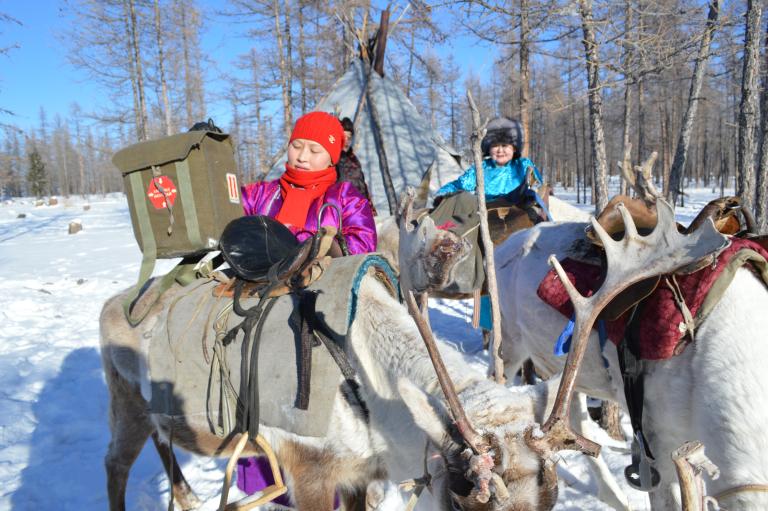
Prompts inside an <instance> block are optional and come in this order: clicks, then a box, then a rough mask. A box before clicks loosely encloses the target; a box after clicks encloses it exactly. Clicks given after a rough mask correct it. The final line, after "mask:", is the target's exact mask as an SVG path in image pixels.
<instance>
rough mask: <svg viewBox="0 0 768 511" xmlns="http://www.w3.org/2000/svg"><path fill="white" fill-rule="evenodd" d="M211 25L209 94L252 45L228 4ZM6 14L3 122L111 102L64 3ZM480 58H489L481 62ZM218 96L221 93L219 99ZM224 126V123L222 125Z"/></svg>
mask: <svg viewBox="0 0 768 511" xmlns="http://www.w3.org/2000/svg"><path fill="white" fill-rule="evenodd" d="M198 4H199V7H200V9H201V10H202V11H203V19H205V20H206V22H205V27H206V31H205V33H204V34H203V38H202V45H203V51H204V52H206V53H207V54H208V55H209V56H210V58H211V60H212V61H214V63H215V68H216V69H213V70H210V75H211V76H209V77H206V79H207V80H210V82H211V83H210V86H209V91H211V92H214V93H215V91H216V90H217V89H218V88H219V87H222V86H223V83H222V81H221V79H220V76H221V75H222V74H223V73H225V72H228V71H230V69H231V62H232V61H233V60H234V59H235V58H236V56H237V55H239V54H242V53H245V52H246V51H247V50H248V49H249V47H250V41H247V40H246V39H245V38H244V37H242V36H240V35H238V34H239V32H241V27H240V26H236V25H235V26H232V25H227V24H226V22H225V21H223V20H222V19H221V18H220V17H218V16H215V15H214V14H213V11H214V9H216V8H219V9H220V8H221V6H222V5H223V3H222V2H215V1H206V0H201V1H199V2H198ZM0 12H3V13H5V14H8V15H10V16H13V17H14V18H16V19H17V20H19V21H20V22H21V23H22V25H21V26H17V25H15V24H3V25H2V26H0V47H5V46H8V45H11V44H17V45H18V46H19V48H17V49H14V50H11V51H10V52H9V54H8V55H7V56H4V57H0V108H5V109H8V110H11V111H13V112H14V113H15V114H16V116H15V117H9V116H3V117H2V118H0V122H7V123H11V124H16V125H18V126H19V127H21V128H22V129H27V128H30V127H32V126H37V124H38V119H39V111H40V107H41V106H43V107H44V108H45V111H46V114H47V116H48V119H49V120H52V119H53V118H54V116H55V115H56V114H59V115H61V116H62V117H66V116H67V115H68V114H69V110H70V107H71V105H72V103H73V102H77V103H79V104H80V106H81V107H82V108H83V109H84V110H86V111H88V110H95V109H96V107H98V106H100V105H103V104H104V103H105V102H106V101H107V99H106V95H105V94H104V92H103V90H101V89H100V88H99V87H98V86H95V85H93V84H91V83H89V81H88V79H87V78H86V77H85V75H84V73H83V72H81V71H78V70H77V69H75V68H74V67H73V66H71V65H70V64H69V62H68V61H67V49H66V45H65V44H63V43H62V42H61V41H60V40H59V38H60V34H61V32H62V31H63V30H64V29H65V28H66V27H67V26H68V24H69V19H68V18H69V12H68V11H67V9H66V4H65V3H64V2H63V1H60V0H0ZM439 51H440V52H441V53H447V52H451V53H453V54H454V56H455V57H456V59H457V62H458V63H459V65H460V66H462V68H463V70H464V71H465V72H468V71H470V70H471V69H473V70H474V71H475V72H479V73H481V74H484V72H485V71H488V70H489V69H491V68H492V66H493V58H494V56H495V54H496V52H495V51H488V49H479V48H478V47H477V46H473V45H470V44H469V43H468V42H467V41H466V39H463V40H462V39H459V40H454V41H453V44H452V46H451V47H447V48H444V49H441V50H439ZM479 55H483V57H482V58H480V59H478V56H479ZM214 96H215V94H214ZM209 115H210V116H211V117H213V118H214V119H227V118H228V117H229V115H230V114H229V108H228V107H227V106H226V105H225V104H223V103H221V104H216V103H215V102H212V103H210V104H209ZM217 122H219V121H217Z"/></svg>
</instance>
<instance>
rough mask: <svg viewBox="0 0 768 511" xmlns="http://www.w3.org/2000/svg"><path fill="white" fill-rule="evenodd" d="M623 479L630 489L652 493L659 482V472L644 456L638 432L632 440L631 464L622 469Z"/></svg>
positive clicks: (643, 446)
mask: <svg viewBox="0 0 768 511" xmlns="http://www.w3.org/2000/svg"><path fill="white" fill-rule="evenodd" d="M624 477H625V478H626V479H627V482H628V483H629V485H630V486H631V487H632V488H634V489H636V490H638V491H644V492H652V491H654V490H655V489H656V488H658V487H659V483H660V482H661V476H660V475H659V471H658V470H656V469H655V468H654V467H653V459H652V458H649V457H648V455H647V454H646V451H645V442H644V441H643V434H642V433H641V432H640V431H636V432H635V437H634V439H633V440H632V464H631V465H629V466H628V467H626V468H625V469H624Z"/></svg>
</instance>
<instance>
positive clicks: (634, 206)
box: [576, 195, 768, 321]
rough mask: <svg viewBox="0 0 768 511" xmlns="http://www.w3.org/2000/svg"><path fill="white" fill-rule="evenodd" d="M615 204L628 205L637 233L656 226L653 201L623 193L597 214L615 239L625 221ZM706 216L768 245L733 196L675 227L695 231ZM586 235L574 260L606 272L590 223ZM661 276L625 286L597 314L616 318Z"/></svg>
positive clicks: (721, 228) (724, 230)
mask: <svg viewBox="0 0 768 511" xmlns="http://www.w3.org/2000/svg"><path fill="white" fill-rule="evenodd" d="M618 203H623V204H624V206H625V207H626V208H627V211H628V212H629V214H630V215H631V216H632V219H633V220H634V222H635V225H636V227H637V230H638V232H639V233H640V234H643V233H647V232H650V231H652V230H653V229H654V228H655V227H656V223H657V216H656V206H655V204H652V203H649V202H647V201H645V200H642V199H636V198H631V197H628V196H626V195H617V196H615V197H613V198H612V199H611V200H610V201H609V202H608V204H607V205H606V206H605V208H603V210H602V211H601V212H600V214H599V215H598V216H597V222H598V223H599V224H600V226H601V227H603V229H605V230H606V232H607V233H608V234H610V235H611V237H613V238H614V239H620V238H621V237H622V236H623V233H624V223H623V221H622V219H621V214H620V213H619V211H618V210H617V209H616V204H618ZM739 214H741V216H742V219H739ZM708 218H709V219H712V222H713V223H714V224H715V227H716V228H717V230H718V231H719V232H721V233H723V234H727V235H732V236H746V237H750V238H751V239H753V240H754V241H756V242H758V243H760V244H762V245H763V246H765V244H768V237H766V236H761V237H753V236H754V234H753V231H754V220H753V219H752V215H751V213H750V212H749V211H748V210H747V209H746V208H744V207H743V206H742V204H741V200H740V199H739V198H738V197H734V196H728V197H720V198H717V199H714V200H712V201H710V202H709V203H708V204H707V205H706V206H704V207H703V208H702V209H701V211H699V213H698V215H696V218H694V220H693V221H692V222H691V223H690V225H689V226H688V227H683V226H682V225H678V230H679V231H680V232H681V233H684V234H688V233H690V232H693V231H695V230H696V229H697V228H698V227H699V225H701V224H702V223H703V222H705V221H706V220H707V219H708ZM742 224H743V225H742ZM586 236H587V239H588V240H589V242H590V243H591V246H586V247H583V246H582V247H581V249H580V252H581V254H580V255H581V256H582V257H576V259H579V260H582V261H583V262H591V263H593V264H598V265H600V266H602V267H603V271H605V268H604V267H605V264H604V263H605V261H604V258H603V256H602V249H601V248H600V247H601V246H602V243H601V242H600V240H599V238H598V237H597V235H596V234H595V232H594V230H593V229H592V226H589V227H588V228H587V231H586ZM710 262H711V259H710V258H705V259H704V260H702V261H698V262H697V263H694V264H692V265H689V266H687V267H685V268H681V269H680V270H679V273H693V272H694V271H697V270H699V269H701V268H702V267H703V266H705V265H707V264H709V263H710ZM661 277H662V276H661V275H658V276H655V277H651V278H648V279H646V280H643V281H640V282H638V283H636V284H633V285H632V286H630V287H629V288H627V289H625V290H624V291H623V292H621V293H620V294H619V295H618V296H617V297H616V298H614V299H613V301H612V302H611V303H610V304H609V305H608V306H607V307H606V308H605V309H604V310H603V312H602V313H601V314H600V318H601V319H606V320H609V321H610V320H615V319H617V318H618V317H619V316H621V315H622V314H623V313H624V312H626V311H627V310H629V309H630V308H631V307H632V306H634V305H635V304H637V303H639V302H641V301H642V300H644V299H645V298H647V297H648V296H650V295H651V293H653V291H654V290H655V289H656V286H657V285H658V284H659V282H660V280H661Z"/></svg>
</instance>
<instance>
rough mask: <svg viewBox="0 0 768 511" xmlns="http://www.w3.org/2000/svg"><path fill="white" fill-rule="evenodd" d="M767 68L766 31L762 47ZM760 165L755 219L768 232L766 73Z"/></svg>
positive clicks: (761, 230)
mask: <svg viewBox="0 0 768 511" xmlns="http://www.w3.org/2000/svg"><path fill="white" fill-rule="evenodd" d="M763 52H764V56H763V58H764V59H765V62H766V69H768V33H767V34H766V38H765V46H764V47H763ZM760 113H761V115H762V118H761V119H760V165H759V166H758V168H757V175H756V176H755V188H756V192H757V193H756V194H755V197H756V198H755V221H756V222H757V229H758V232H760V233H761V234H765V233H766V232H768V75H763V90H762V93H761V94H760Z"/></svg>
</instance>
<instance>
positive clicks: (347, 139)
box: [343, 130, 352, 151]
mask: <svg viewBox="0 0 768 511" xmlns="http://www.w3.org/2000/svg"><path fill="white" fill-rule="evenodd" d="M351 145H352V132H351V131H347V130H344V147H343V149H344V150H345V151H349V146H351Z"/></svg>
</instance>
